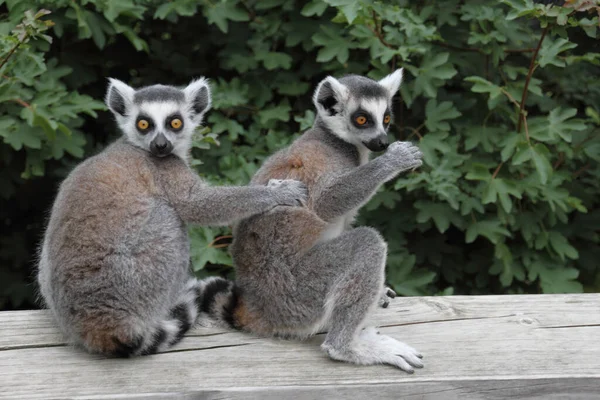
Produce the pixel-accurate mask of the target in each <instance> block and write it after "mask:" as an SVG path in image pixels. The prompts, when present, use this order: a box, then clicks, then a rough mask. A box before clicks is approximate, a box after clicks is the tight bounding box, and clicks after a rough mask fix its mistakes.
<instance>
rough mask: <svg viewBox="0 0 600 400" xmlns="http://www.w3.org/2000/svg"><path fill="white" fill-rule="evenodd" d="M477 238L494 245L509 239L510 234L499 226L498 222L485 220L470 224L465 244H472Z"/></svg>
mask: <svg viewBox="0 0 600 400" xmlns="http://www.w3.org/2000/svg"><path fill="white" fill-rule="evenodd" d="M478 236H484V237H486V238H487V239H488V240H489V241H490V242H492V243H494V244H496V243H498V242H499V241H500V240H501V239H502V238H505V237H511V234H510V232H509V231H508V230H507V229H506V228H504V227H503V226H502V225H501V223H500V221H498V220H486V221H477V222H473V223H471V224H470V225H469V227H468V228H467V232H466V234H465V241H466V242H467V243H473V242H474V241H475V239H477V237H478Z"/></svg>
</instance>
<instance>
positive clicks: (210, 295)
mask: <svg viewBox="0 0 600 400" xmlns="http://www.w3.org/2000/svg"><path fill="white" fill-rule="evenodd" d="M238 300H239V291H238V289H237V286H236V285H235V283H234V282H232V281H228V280H226V279H223V278H217V277H212V278H207V279H203V280H201V281H199V288H198V297H197V300H196V301H197V302H196V304H197V306H198V310H199V311H200V314H199V316H198V324H199V325H201V326H219V327H223V328H235V327H236V324H235V321H234V317H233V312H234V310H235V307H236V306H237V303H238Z"/></svg>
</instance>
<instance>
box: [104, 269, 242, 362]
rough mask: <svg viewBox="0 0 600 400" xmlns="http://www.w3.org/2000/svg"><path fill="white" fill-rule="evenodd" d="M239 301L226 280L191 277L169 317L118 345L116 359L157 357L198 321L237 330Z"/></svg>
mask: <svg viewBox="0 0 600 400" xmlns="http://www.w3.org/2000/svg"><path fill="white" fill-rule="evenodd" d="M237 302H238V291H237V289H236V286H235V284H234V282H232V281H228V280H226V279H223V278H207V279H203V280H198V279H196V278H191V279H190V280H189V281H188V283H187V285H186V287H185V289H184V290H183V292H182V293H181V295H180V297H179V299H178V301H177V303H176V305H175V306H174V307H173V308H172V309H171V311H170V313H169V316H168V317H167V318H165V319H164V320H162V321H159V322H158V323H155V324H153V325H151V326H150V327H148V328H147V330H146V332H145V334H144V336H140V337H135V338H134V340H131V341H129V342H128V343H122V342H115V345H116V346H115V347H116V350H115V352H114V355H115V356H119V357H130V356H134V355H149V354H155V353H158V352H161V351H164V350H166V349H168V348H169V347H171V346H173V345H174V344H176V343H177V342H179V341H180V340H181V339H182V338H183V336H184V335H185V334H186V332H187V331H188V330H189V329H190V328H191V327H192V326H193V325H194V324H196V323H197V322H198V323H199V324H200V325H202V326H220V327H226V328H231V327H234V326H235V324H234V320H233V311H234V309H235V306H236V305H237Z"/></svg>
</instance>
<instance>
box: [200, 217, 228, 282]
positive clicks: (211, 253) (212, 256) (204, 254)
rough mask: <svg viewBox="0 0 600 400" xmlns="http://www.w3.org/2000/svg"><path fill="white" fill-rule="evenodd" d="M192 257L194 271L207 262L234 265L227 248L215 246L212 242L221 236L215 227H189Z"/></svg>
mask: <svg viewBox="0 0 600 400" xmlns="http://www.w3.org/2000/svg"><path fill="white" fill-rule="evenodd" d="M189 236H190V243H191V246H190V258H191V261H192V266H193V269H194V271H199V270H201V269H203V268H204V267H205V266H206V264H207V263H211V264H225V265H232V261H231V257H230V255H229V254H228V252H227V250H226V249H225V248H215V247H214V246H211V243H212V242H213V241H214V240H215V238H217V237H218V236H219V234H218V231H217V230H216V229H215V228H208V227H200V226H194V227H192V228H190V229H189Z"/></svg>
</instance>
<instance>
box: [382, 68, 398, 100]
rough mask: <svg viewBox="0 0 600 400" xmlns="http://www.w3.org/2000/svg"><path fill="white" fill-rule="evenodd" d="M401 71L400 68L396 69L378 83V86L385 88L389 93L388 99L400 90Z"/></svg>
mask: <svg viewBox="0 0 600 400" xmlns="http://www.w3.org/2000/svg"><path fill="white" fill-rule="evenodd" d="M402 71H403V69H402V68H400V69H397V70H396V71H394V72H392V73H391V74H389V75H388V76H386V77H385V78H383V79H382V80H380V81H379V84H380V85H381V86H383V87H384V88H386V89H387V91H388V92H389V93H390V97H394V95H395V94H396V92H397V91H398V89H400V83H402Z"/></svg>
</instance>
